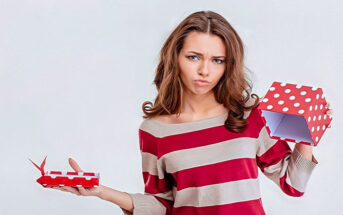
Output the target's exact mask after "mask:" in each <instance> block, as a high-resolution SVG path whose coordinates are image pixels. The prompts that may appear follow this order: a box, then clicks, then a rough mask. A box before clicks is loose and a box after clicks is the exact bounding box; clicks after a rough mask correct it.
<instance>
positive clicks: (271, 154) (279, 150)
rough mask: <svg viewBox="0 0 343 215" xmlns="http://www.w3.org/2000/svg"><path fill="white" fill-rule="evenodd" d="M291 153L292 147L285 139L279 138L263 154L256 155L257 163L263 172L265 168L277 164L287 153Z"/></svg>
mask: <svg viewBox="0 0 343 215" xmlns="http://www.w3.org/2000/svg"><path fill="white" fill-rule="evenodd" d="M262 144H263V143H262ZM291 153H292V150H291V149H290V147H289V145H288V143H287V142H286V141H284V140H278V141H276V143H275V144H274V145H273V146H272V147H271V148H270V149H268V150H267V151H266V152H265V153H264V154H263V155H261V156H257V155H256V159H257V165H258V166H259V167H260V169H261V170H262V172H264V168H266V167H268V166H271V165H274V164H277V163H278V162H279V161H280V160H282V159H283V158H284V157H285V156H286V155H288V154H291Z"/></svg>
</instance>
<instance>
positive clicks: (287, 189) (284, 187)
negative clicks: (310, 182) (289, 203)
mask: <svg viewBox="0 0 343 215" xmlns="http://www.w3.org/2000/svg"><path fill="white" fill-rule="evenodd" d="M286 177H287V174H285V175H284V176H283V177H281V178H280V188H281V190H282V191H283V192H284V193H286V194H287V195H290V196H294V197H300V196H302V195H304V193H303V192H300V191H298V190H296V189H295V188H294V187H292V186H291V185H289V184H287V183H286Z"/></svg>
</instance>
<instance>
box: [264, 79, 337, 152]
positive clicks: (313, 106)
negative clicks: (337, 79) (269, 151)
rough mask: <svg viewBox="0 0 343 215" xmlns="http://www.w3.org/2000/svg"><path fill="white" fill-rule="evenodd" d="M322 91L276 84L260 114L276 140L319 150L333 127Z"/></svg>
mask: <svg viewBox="0 0 343 215" xmlns="http://www.w3.org/2000/svg"><path fill="white" fill-rule="evenodd" d="M326 104H327V102H326V100H325V97H324V94H323V90H322V89H321V88H315V87H310V86H302V85H295V84H289V83H281V82H274V83H273V84H272V85H271V87H270V88H269V90H268V92H267V93H266V95H265V96H264V97H263V99H262V101H261V102H260V103H259V106H258V108H257V109H258V111H259V112H260V114H261V116H262V120H263V122H264V124H265V126H266V129H267V131H268V134H269V136H270V137H271V138H273V139H281V140H285V141H290V142H295V143H301V144H306V145H312V146H316V145H317V144H318V142H319V141H320V139H321V137H322V136H323V134H324V132H325V130H326V129H327V127H328V125H329V124H330V122H331V120H332V117H331V115H328V114H326V112H327V111H328V108H327V107H326Z"/></svg>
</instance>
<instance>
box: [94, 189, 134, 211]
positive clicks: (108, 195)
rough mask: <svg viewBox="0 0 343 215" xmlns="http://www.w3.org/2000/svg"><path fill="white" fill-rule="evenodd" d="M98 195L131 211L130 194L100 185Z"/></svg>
mask: <svg viewBox="0 0 343 215" xmlns="http://www.w3.org/2000/svg"><path fill="white" fill-rule="evenodd" d="M98 197H99V198H101V199H103V200H106V201H109V202H112V203H114V204H116V205H118V206H119V207H121V208H123V209H125V210H127V211H129V212H132V211H133V202H132V199H131V197H130V195H129V194H127V193H125V192H120V191H118V190H114V189H112V188H110V187H106V186H103V185H102V190H101V192H100V194H99V196H98Z"/></svg>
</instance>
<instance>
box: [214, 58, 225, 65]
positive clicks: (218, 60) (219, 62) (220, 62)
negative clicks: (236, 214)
mask: <svg viewBox="0 0 343 215" xmlns="http://www.w3.org/2000/svg"><path fill="white" fill-rule="evenodd" d="M214 60H217V61H216V63H218V64H222V63H224V61H223V60H220V59H214Z"/></svg>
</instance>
